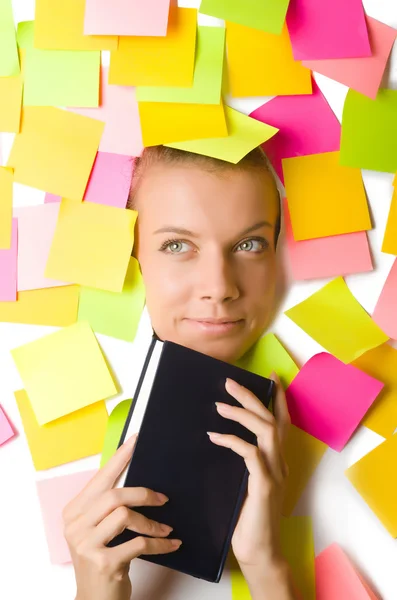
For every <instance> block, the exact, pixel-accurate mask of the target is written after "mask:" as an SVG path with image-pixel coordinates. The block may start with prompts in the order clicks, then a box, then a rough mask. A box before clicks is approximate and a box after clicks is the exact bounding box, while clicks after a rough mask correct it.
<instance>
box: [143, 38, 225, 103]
mask: <svg viewBox="0 0 397 600" xmlns="http://www.w3.org/2000/svg"><path fill="white" fill-rule="evenodd" d="M224 53H225V29H224V28H223V27H204V26H199V28H198V36H197V48H196V63H195V68H194V80H193V86H192V87H190V88H186V87H183V88H182V87H172V86H170V87H164V86H161V87H156V86H138V87H137V88H136V97H137V100H139V101H140V102H181V103H183V104H186V103H187V104H219V103H220V101H221V88H222V75H223V59H224Z"/></svg>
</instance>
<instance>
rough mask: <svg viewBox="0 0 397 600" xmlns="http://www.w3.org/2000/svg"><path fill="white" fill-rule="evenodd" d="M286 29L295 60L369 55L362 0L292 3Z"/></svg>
mask: <svg viewBox="0 0 397 600" xmlns="http://www.w3.org/2000/svg"><path fill="white" fill-rule="evenodd" d="M287 26H288V31H289V34H290V38H291V44H292V52H293V55H294V58H295V60H321V59H323V58H357V57H361V56H371V47H370V44H369V40H368V32H367V25H366V22H365V14H364V8H363V5H362V0H349V1H348V2H346V0H321V1H319V0H291V2H290V5H289V9H288V12H287Z"/></svg>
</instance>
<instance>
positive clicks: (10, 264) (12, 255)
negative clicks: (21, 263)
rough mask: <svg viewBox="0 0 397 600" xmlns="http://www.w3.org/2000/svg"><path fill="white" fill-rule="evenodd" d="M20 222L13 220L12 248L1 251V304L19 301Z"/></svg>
mask: <svg viewBox="0 0 397 600" xmlns="http://www.w3.org/2000/svg"><path fill="white" fill-rule="evenodd" d="M17 258H18V220H17V219H12V225H11V246H10V247H9V248H5V249H1V250H0V302H15V301H16V299H17Z"/></svg>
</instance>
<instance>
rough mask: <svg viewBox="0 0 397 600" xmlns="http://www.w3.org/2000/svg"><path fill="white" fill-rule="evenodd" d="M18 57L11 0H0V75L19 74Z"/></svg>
mask: <svg viewBox="0 0 397 600" xmlns="http://www.w3.org/2000/svg"><path fill="white" fill-rule="evenodd" d="M19 73H20V68H19V57H18V48H17V42H16V37H15V25H14V17H13V13H12V4H11V0H0V77H12V76H13V75H19Z"/></svg>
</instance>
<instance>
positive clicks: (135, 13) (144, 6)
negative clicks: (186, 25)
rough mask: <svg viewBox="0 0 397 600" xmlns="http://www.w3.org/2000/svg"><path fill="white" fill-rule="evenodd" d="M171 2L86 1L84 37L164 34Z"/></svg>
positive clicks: (163, 0) (132, 0) (137, 0)
mask: <svg viewBox="0 0 397 600" xmlns="http://www.w3.org/2000/svg"><path fill="white" fill-rule="evenodd" d="M169 9H170V0H145V2H142V1H141V0H115V1H114V2H112V3H111V4H110V2H108V0H86V5H85V17H84V33H85V34H86V35H87V34H88V35H98V34H103V35H112V34H113V35H140V36H143V35H144V36H146V35H147V36H149V35H163V36H164V35H167V24H168V13H169Z"/></svg>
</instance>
